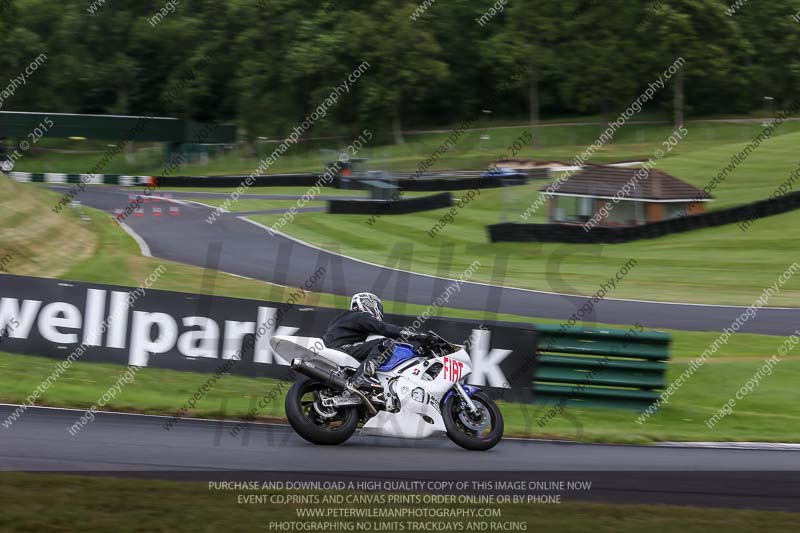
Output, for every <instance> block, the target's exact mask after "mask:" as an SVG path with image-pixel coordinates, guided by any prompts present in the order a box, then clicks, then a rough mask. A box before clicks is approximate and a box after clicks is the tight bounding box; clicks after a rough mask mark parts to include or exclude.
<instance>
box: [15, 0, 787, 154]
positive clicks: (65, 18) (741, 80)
mask: <svg viewBox="0 0 800 533" xmlns="http://www.w3.org/2000/svg"><path fill="white" fill-rule="evenodd" d="M421 2H422V0H419V2H413V1H401V0H374V1H371V2H364V1H363V0H330V1H324V0H323V1H319V0H317V1H312V0H227V1H226V2H218V1H214V0H171V1H170V2H169V6H167V5H166V3H165V2H164V0H137V1H136V2H123V1H121V0H107V1H105V2H102V3H99V2H91V1H90V0H58V1H56V0H0V41H2V53H0V72H1V73H2V76H0V85H2V86H4V85H5V83H3V82H4V81H5V80H6V79H7V78H8V79H11V78H13V77H14V76H16V75H18V74H19V72H20V71H21V70H23V69H24V68H25V66H26V65H28V64H29V63H30V61H31V60H32V59H33V58H35V57H37V56H38V55H39V54H41V53H45V54H46V55H47V58H48V60H47V62H46V64H45V65H43V66H42V68H40V69H39V70H38V71H37V72H36V73H35V75H34V76H32V77H31V79H30V80H28V83H27V84H26V85H25V86H24V87H20V88H18V89H17V91H16V93H15V94H14V96H13V98H11V99H10V100H9V101H7V102H6V103H5V106H4V108H3V110H18V111H46V112H66V113H109V114H133V115H144V114H155V115H163V116H175V117H181V118H191V119H194V120H199V121H219V122H230V123H236V124H238V125H239V126H241V128H242V131H243V132H245V134H246V136H247V137H249V138H255V137H256V136H259V135H266V136H277V135H282V134H285V133H286V132H287V131H290V130H291V128H292V127H293V126H295V125H296V124H297V123H298V121H301V120H303V118H304V117H306V116H307V114H308V113H310V112H311V111H312V110H313V109H315V108H316V107H317V106H318V105H319V104H320V102H321V101H323V100H324V99H325V98H326V97H327V96H328V94H329V93H330V91H331V88H332V87H335V86H337V85H339V84H341V83H342V81H343V80H345V79H347V77H348V75H349V74H350V73H351V72H352V71H353V69H355V68H356V67H357V66H358V65H360V64H362V63H363V62H367V63H368V64H369V65H370V68H369V69H368V71H366V72H364V73H363V75H362V76H361V77H360V78H358V80H357V81H356V82H354V83H352V84H351V85H352V86H351V87H350V91H349V92H348V94H347V95H345V96H343V98H342V99H341V100H340V101H339V102H338V103H337V105H336V106H334V107H333V108H332V109H330V110H329V112H328V113H327V114H326V115H325V116H324V117H322V118H321V119H320V120H318V121H316V122H315V123H314V125H313V134H314V135H316V136H321V135H329V134H335V135H349V134H351V133H356V132H358V131H361V130H362V129H363V128H365V127H367V128H370V129H371V130H373V131H375V132H376V133H377V134H378V135H380V136H382V137H383V138H385V139H393V140H394V141H397V142H402V140H403V139H402V131H403V130H404V129H409V128H412V127H418V126H435V125H445V124H452V123H456V122H459V121H462V120H464V119H466V118H471V117H478V116H481V112H482V110H484V109H490V110H491V111H492V113H493V116H495V117H498V116H504V117H516V118H519V117H525V118H526V120H528V121H530V123H532V124H535V123H536V122H537V121H538V120H539V117H540V116H542V115H545V116H549V117H552V116H565V115H586V114H589V115H601V116H603V117H608V118H609V119H611V118H613V116H614V114H615V113H618V112H619V111H620V110H622V109H625V108H626V107H627V106H629V105H630V103H631V102H632V101H634V100H636V99H637V97H638V96H639V95H640V94H642V92H643V91H644V90H646V89H647V88H648V87H650V86H652V84H653V82H654V81H655V80H658V79H659V76H661V75H662V74H663V72H664V71H665V69H667V68H668V67H669V66H670V65H671V64H673V63H674V62H675V61H676V59H677V58H683V59H684V60H685V63H683V65H682V67H681V68H680V69H679V70H678V71H677V72H675V74H674V75H673V76H671V77H670V78H669V81H668V82H667V83H666V84H665V86H664V88H663V90H660V91H658V92H657V94H655V95H654V97H653V98H652V100H651V101H649V102H648V103H647V105H646V106H645V111H647V112H649V113H653V112H657V113H663V114H664V115H665V116H672V117H674V119H675V121H676V123H681V122H682V121H683V119H684V114H685V115H687V116H692V115H695V116H697V115H709V114H733V113H745V112H750V111H754V110H757V109H760V108H761V107H762V105H763V102H764V97H765V96H769V97H772V98H774V99H775V100H774V102H775V106H776V108H778V109H779V108H780V107H781V105H783V104H785V103H786V102H788V101H789V100H790V99H792V97H793V95H794V94H795V93H796V91H797V89H798V82H800V53H798V51H800V22H799V21H800V1H798V0H772V1H771V2H755V1H751V2H739V4H740V5H738V4H737V7H736V9H735V10H734V9H731V5H730V4H731V3H732V2H733V0H730V1H723V0H655V1H653V2H646V1H635V0H602V1H597V0H563V1H558V0H541V1H539V0H536V1H533V0H508V1H506V2H503V3H502V6H501V8H500V9H497V5H496V4H497V2H494V1H492V0H440V1H438V2H428V3H427V4H425V7H426V9H425V10H420V9H419V7H420V5H421ZM167 7H169V10H167ZM490 10H493V11H491V12H490ZM158 13H161V14H160V15H159V16H158V21H159V22H158V24H157V25H153V24H152V23H151V21H152V20H153V17H154V16H155V15H156V14H158ZM487 13H491V14H492V16H491V17H490V18H487V17H485V16H484V15H486V14H487ZM412 15H414V16H412ZM476 20H483V21H484V24H478V23H476ZM187 72H188V73H191V76H189V77H188V78H187V74H186V73H187ZM178 88H179V89H180V90H179V91H178Z"/></svg>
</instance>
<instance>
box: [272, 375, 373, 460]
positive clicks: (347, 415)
mask: <svg viewBox="0 0 800 533" xmlns="http://www.w3.org/2000/svg"><path fill="white" fill-rule="evenodd" d="M325 389H326V387H325V386H324V385H323V384H322V383H320V382H318V381H315V380H313V379H302V380H299V381H297V382H295V384H294V385H292V386H291V388H290V389H289V391H288V392H287V393H286V418H288V419H289V424H290V425H291V426H292V428H293V429H294V430H295V431H296V432H297V434H298V435H300V436H301V437H303V438H304V439H305V440H307V441H308V442H310V443H312V444H321V445H327V446H333V445H336V444H341V443H343V442H344V441H346V440H347V439H349V438H350V437H351V436H352V435H353V433H354V432H355V430H356V427H357V426H358V418H359V415H358V409H357V407H356V406H354V405H349V406H344V407H339V408H338V410H333V409H322V408H321V407H320V404H319V402H318V397H319V393H320V392H321V391H323V390H325Z"/></svg>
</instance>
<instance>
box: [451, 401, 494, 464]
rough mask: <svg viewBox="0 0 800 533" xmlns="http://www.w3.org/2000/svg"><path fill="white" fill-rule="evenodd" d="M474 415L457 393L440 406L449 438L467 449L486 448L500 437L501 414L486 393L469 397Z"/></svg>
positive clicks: (492, 445)
mask: <svg viewBox="0 0 800 533" xmlns="http://www.w3.org/2000/svg"><path fill="white" fill-rule="evenodd" d="M472 402H473V403H474V404H475V407H477V409H478V413H477V414H473V413H471V412H470V411H469V408H468V407H467V405H466V404H465V403H464V402H463V401H462V400H461V397H460V396H459V395H458V394H452V395H451V396H450V397H449V398H448V399H447V401H446V402H445V403H444V405H443V406H442V418H444V426H445V428H447V436H448V437H450V440H452V441H453V442H455V443H456V444H458V445H459V446H461V447H462V448H466V449H467V450H489V449H491V448H493V447H494V446H495V445H496V444H497V443H498V442H500V439H502V438H503V414H502V413H501V412H500V408H498V407H497V404H495V403H494V401H492V399H491V398H489V396H488V395H486V393H484V392H481V391H478V392H476V393H475V394H474V395H473V396H472Z"/></svg>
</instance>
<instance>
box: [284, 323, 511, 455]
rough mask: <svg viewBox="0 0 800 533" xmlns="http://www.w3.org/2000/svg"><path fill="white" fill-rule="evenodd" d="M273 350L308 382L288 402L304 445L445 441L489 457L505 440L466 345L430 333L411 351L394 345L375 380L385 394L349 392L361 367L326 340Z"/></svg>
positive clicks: (289, 339) (291, 340)
mask: <svg viewBox="0 0 800 533" xmlns="http://www.w3.org/2000/svg"><path fill="white" fill-rule="evenodd" d="M270 345H271V346H272V349H273V350H274V351H275V352H276V353H277V354H278V355H279V356H280V357H282V358H284V359H285V360H286V361H291V368H292V369H293V370H295V371H296V372H298V373H300V374H302V375H303V376H304V379H300V380H298V381H296V382H295V383H294V384H293V385H292V387H291V388H290V389H289V391H288V393H287V395H286V417H287V418H288V419H289V424H291V426H292V428H294V430H295V431H296V432H297V433H298V434H299V435H300V436H301V437H303V438H304V439H305V440H307V441H309V442H311V443H314V444H322V445H335V444H341V443H343V442H345V441H346V440H347V439H349V438H350V437H351V436H352V435H353V433H355V431H356V429H357V428H358V426H359V424H361V425H362V427H361V432H360V434H361V435H378V436H385V437H399V438H405V439H422V438H427V437H432V436H444V435H447V436H448V437H449V438H450V440H452V441H453V442H455V443H456V444H458V445H459V446H461V447H462V448H466V449H468V450H488V449H490V448H492V447H494V446H495V445H496V444H497V443H498V442H500V439H501V438H502V436H503V415H502V414H501V413H500V409H499V408H498V407H497V405H496V404H495V403H494V401H493V400H492V399H491V398H490V397H489V395H488V394H486V393H485V392H483V391H481V390H480V389H479V388H478V387H475V386H472V385H467V384H465V381H466V378H467V377H468V376H469V375H470V373H471V372H472V367H471V365H470V357H469V354H468V353H467V351H466V350H465V349H464V347H463V346H461V345H457V344H452V343H450V342H448V341H446V340H445V339H443V338H442V337H440V336H439V335H437V334H436V333H433V332H429V337H428V341H427V342H424V343H421V345H419V346H414V345H411V344H408V343H403V342H396V343H395V346H394V350H393V352H392V353H391V354H388V357H385V358H384V359H385V360H384V361H383V362H382V364H381V365H380V366H379V367H378V370H377V372H376V374H375V377H376V378H377V380H378V381H379V382H380V385H381V387H375V390H369V391H364V390H361V389H356V388H352V387H348V386H347V380H348V378H350V377H351V376H352V375H353V374H354V372H355V370H356V368H357V367H358V365H359V362H358V361H357V360H356V359H354V358H353V357H351V356H350V355H348V354H346V353H344V352H341V351H339V350H334V349H332V348H328V347H326V346H325V345H324V343H323V342H322V340H321V339H318V338H313V337H294V336H282V335H275V336H273V337H272V338H271V339H270Z"/></svg>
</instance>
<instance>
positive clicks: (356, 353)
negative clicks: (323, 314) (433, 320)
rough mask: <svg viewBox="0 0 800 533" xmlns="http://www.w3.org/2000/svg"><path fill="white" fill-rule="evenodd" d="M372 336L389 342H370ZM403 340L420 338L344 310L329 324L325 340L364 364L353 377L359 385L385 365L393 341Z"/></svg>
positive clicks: (327, 343)
mask: <svg viewBox="0 0 800 533" xmlns="http://www.w3.org/2000/svg"><path fill="white" fill-rule="evenodd" d="M370 335H383V336H384V337H389V338H388V339H374V340H371V341H368V340H367V337H369V336H370ZM401 337H404V338H405V339H406V340H409V339H414V338H416V337H417V335H414V334H412V333H411V332H409V331H406V330H404V329H403V328H401V327H400V326H395V325H393V324H387V323H386V322H381V321H380V320H378V319H377V318H375V317H373V316H372V315H370V314H369V313H365V312H363V311H345V312H344V313H342V314H341V315H339V316H337V317H336V318H334V319H333V320H332V321H331V323H330V324H328V330H327V331H326V332H325V335H323V336H322V341H323V342H324V343H325V346H327V347H328V348H334V349H336V350H340V351H342V352H345V353H347V354H349V355H351V356H353V357H354V358H355V359H357V360H358V361H360V362H361V364H360V365H359V366H358V369H357V370H356V373H355V375H354V376H353V383H355V384H356V385H357V386H358V385H359V384H361V383H362V382H363V381H364V378H365V377H371V376H372V375H374V374H375V371H376V370H377V369H378V367H379V366H381V364H383V362H384V361H385V360H386V359H388V358H389V357H391V355H392V352H393V351H394V341H393V340H392V339H399V338H401Z"/></svg>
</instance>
